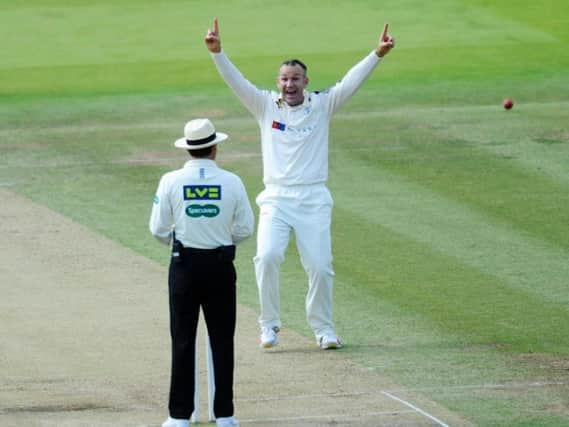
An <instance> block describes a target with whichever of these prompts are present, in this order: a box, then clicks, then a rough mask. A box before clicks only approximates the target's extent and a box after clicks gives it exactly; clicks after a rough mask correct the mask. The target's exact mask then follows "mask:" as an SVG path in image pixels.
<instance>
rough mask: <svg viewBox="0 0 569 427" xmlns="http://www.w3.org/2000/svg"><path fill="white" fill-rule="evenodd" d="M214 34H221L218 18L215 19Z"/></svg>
mask: <svg viewBox="0 0 569 427" xmlns="http://www.w3.org/2000/svg"><path fill="white" fill-rule="evenodd" d="M213 32H214V33H215V34H219V23H218V22H217V18H213Z"/></svg>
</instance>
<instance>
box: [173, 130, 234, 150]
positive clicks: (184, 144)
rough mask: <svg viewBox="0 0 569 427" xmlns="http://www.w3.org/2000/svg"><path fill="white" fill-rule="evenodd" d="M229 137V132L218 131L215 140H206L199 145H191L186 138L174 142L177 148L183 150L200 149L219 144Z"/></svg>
mask: <svg viewBox="0 0 569 427" xmlns="http://www.w3.org/2000/svg"><path fill="white" fill-rule="evenodd" d="M226 139H227V134H225V133H223V132H216V133H215V139H214V140H213V141H209V142H206V143H205V144H198V145H189V144H188V141H187V140H186V138H180V139H177V140H176V142H174V146H175V147H176V148H181V149H183V150H199V149H200V148H207V147H211V146H212V145H215V144H219V143H220V142H222V141H225V140H226Z"/></svg>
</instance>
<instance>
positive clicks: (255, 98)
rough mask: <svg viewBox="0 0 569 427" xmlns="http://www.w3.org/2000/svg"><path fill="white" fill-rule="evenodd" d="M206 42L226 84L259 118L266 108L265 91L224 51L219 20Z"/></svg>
mask: <svg viewBox="0 0 569 427" xmlns="http://www.w3.org/2000/svg"><path fill="white" fill-rule="evenodd" d="M204 42H205V45H206V47H207V49H208V50H209V51H210V53H211V57H212V58H213V62H214V63H215V66H216V68H217V71H218V72H219V74H220V76H221V77H222V78H223V80H224V81H225V83H227V85H228V86H229V87H230V88H231V89H232V90H233V92H234V93H235V95H237V98H239V100H240V101H241V103H242V104H243V105H244V106H245V108H247V110H249V112H251V114H253V116H255V117H259V116H260V115H261V114H262V111H263V108H264V96H263V91H261V90H259V89H257V87H256V86H255V85H254V84H252V83H251V82H250V81H249V80H247V79H246V78H245V77H244V76H243V75H242V74H241V72H240V71H239V70H238V69H237V67H236V66H235V65H234V64H233V63H232V62H231V61H230V60H229V58H228V57H227V55H226V54H225V52H223V51H222V49H221V38H220V36H219V22H218V20H217V18H214V19H213V30H212V29H208V31H207V34H206V36H205V38H204Z"/></svg>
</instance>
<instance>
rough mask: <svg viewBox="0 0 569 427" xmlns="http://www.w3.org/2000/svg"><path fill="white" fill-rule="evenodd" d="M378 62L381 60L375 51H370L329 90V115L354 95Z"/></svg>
mask: <svg viewBox="0 0 569 427" xmlns="http://www.w3.org/2000/svg"><path fill="white" fill-rule="evenodd" d="M380 60H381V58H380V57H378V56H377V54H376V53H375V51H372V52H371V53H370V54H369V55H367V56H366V57H365V58H364V59H362V60H361V61H360V62H358V63H357V64H356V65H354V66H353V67H352V68H351V69H350V70H349V71H348V72H347V73H346V75H345V76H344V78H343V79H342V80H340V81H339V82H338V83H336V84H335V85H334V86H332V87H331V88H330V90H329V96H330V98H329V99H330V104H329V108H330V115H332V114H334V113H335V112H336V111H338V109H339V108H340V107H341V106H342V105H344V104H345V103H346V101H347V100H348V99H350V98H351V97H352V95H353V94H354V93H356V91H357V90H358V89H359V88H360V86H361V85H362V84H363V82H364V81H366V79H367V78H368V77H369V76H370V74H371V73H372V71H373V70H374V69H375V67H376V66H377V64H379V61H380Z"/></svg>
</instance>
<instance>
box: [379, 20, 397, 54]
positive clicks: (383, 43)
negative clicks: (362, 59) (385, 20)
mask: <svg viewBox="0 0 569 427" xmlns="http://www.w3.org/2000/svg"><path fill="white" fill-rule="evenodd" d="M388 26H389V24H385V27H383V33H382V34H381V37H380V38H379V41H378V42H377V47H376V48H375V53H376V54H377V56H379V57H380V58H381V57H382V56H385V55H387V54H388V53H389V52H390V51H391V49H393V48H394V47H395V39H394V38H393V37H391V36H390V35H389V34H387V27H388Z"/></svg>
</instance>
